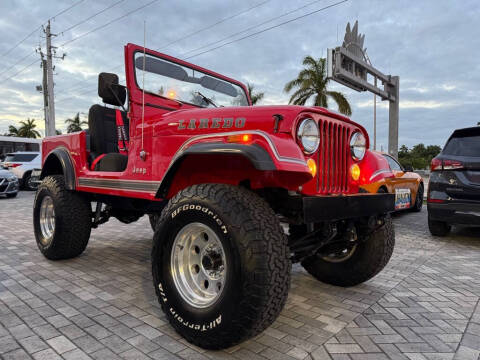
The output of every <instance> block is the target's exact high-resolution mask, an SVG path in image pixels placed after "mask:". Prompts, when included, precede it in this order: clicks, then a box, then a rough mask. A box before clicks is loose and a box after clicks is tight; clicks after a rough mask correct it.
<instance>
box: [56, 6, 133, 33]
mask: <svg viewBox="0 0 480 360" xmlns="http://www.w3.org/2000/svg"><path fill="white" fill-rule="evenodd" d="M123 1H125V0H120V1H117V2H116V3H113V4H112V5H109V6H107V7H106V8H104V9H103V10H100V11H99V12H97V13H95V14H93V15H91V16H89V17H87V18H86V19H83V20H82V21H79V22H78V23H76V24H75V25H72V26H70V27H68V28H66V29H64V30H63V31H60V33H59V34H63V33H66V32H67V31H70V30H72V29H73V28H76V27H77V26H79V25H81V24H83V23H85V22H87V21H89V20H91V19H93V18H94V17H95V16H97V15H100V14H103V13H104V12H105V11H107V10H110V9H111V8H113V7H114V6H117V5H118V4H120V3H121V2H123Z"/></svg>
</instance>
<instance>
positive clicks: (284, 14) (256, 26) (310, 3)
mask: <svg viewBox="0 0 480 360" xmlns="http://www.w3.org/2000/svg"><path fill="white" fill-rule="evenodd" d="M320 1H324V0H314V1H311V2H309V3H307V4H305V5H302V6H300V7H298V8H295V9H293V10H290V11H287V12H285V13H283V14H281V15H278V16H275V17H273V18H270V19H269V20H266V21H264V22H261V23H260V24H257V25H253V26H250V27H248V28H246V29H244V30H241V31H237V32H236V33H233V34H230V35H228V36H226V37H224V38H222V39H220V40H216V41H214V42H211V43H208V44H205V45H202V46H200V47H197V48H195V49H192V50H189V51H187V52H185V53H183V54H182V55H181V56H185V55H187V54H189V53H192V52H195V51H198V50H201V49H205V48H207V47H210V46H212V45H215V44H218V43H221V42H223V41H225V40H228V39H231V38H233V37H235V36H237V35H240V34H244V33H246V32H249V31H250V30H253V29H256V28H258V27H260V26H262V25H266V24H268V23H271V22H272V21H275V20H278V19H281V18H282V17H285V16H288V15H290V14H293V13H295V12H297V11H300V10H302V9H305V8H306V7H309V6H310V5H313V4H315V3H318V2H320Z"/></svg>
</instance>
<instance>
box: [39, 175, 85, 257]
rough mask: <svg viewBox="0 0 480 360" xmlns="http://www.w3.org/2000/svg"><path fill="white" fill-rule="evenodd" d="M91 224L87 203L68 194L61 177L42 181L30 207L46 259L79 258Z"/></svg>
mask: <svg viewBox="0 0 480 360" xmlns="http://www.w3.org/2000/svg"><path fill="white" fill-rule="evenodd" d="M91 222H92V217H91V207H90V202H89V201H88V200H87V199H85V198H84V197H82V196H81V195H80V194H78V193H75V192H73V191H69V190H67V189H66V188H65V180H64V178H63V176H61V175H54V176H47V177H45V179H43V181H42V183H41V184H40V186H39V187H38V190H37V194H36V196H35V203H34V205H33V227H34V230H35V238H36V240H37V245H38V248H39V249H40V251H41V252H42V254H43V255H45V257H46V258H47V259H50V260H59V259H69V258H73V257H76V256H78V255H80V254H81V253H82V252H83V251H84V250H85V248H86V247H87V244H88V239H89V238H90V231H91Z"/></svg>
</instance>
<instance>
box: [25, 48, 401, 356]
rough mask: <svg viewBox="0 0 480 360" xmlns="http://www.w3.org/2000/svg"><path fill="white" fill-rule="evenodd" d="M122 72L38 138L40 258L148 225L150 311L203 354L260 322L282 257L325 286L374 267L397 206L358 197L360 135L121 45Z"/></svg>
mask: <svg viewBox="0 0 480 360" xmlns="http://www.w3.org/2000/svg"><path fill="white" fill-rule="evenodd" d="M125 64H126V67H125V68H126V86H122V85H119V84H118V77H117V76H116V75H115V74H108V73H102V74H100V75H99V81H98V95H99V96H100V97H101V98H102V100H103V102H104V104H108V105H112V106H113V107H109V106H106V105H93V106H92V107H91V108H90V112H89V116H88V131H81V132H77V133H74V134H69V135H60V136H53V137H49V138H47V139H45V140H44V141H43V145H42V149H43V152H42V154H43V169H42V173H41V176H40V178H41V180H42V182H41V185H40V186H39V188H38V191H37V194H36V198H35V205H34V228H35V236H36V240H37V244H38V247H39V249H40V251H41V252H42V253H43V254H44V255H45V256H46V257H47V258H48V259H51V260H57V259H68V258H73V257H75V256H78V255H80V254H81V253H82V252H83V251H84V250H85V248H86V246H87V243H88V240H89V237H90V231H91V229H92V227H93V228H95V227H97V226H98V225H99V224H102V223H104V222H106V221H107V220H108V219H109V218H110V217H111V216H113V217H115V218H117V219H118V220H120V221H122V222H124V223H130V222H133V221H136V220H138V219H139V218H140V217H141V216H143V215H145V214H147V215H148V216H149V217H150V222H151V225H152V228H153V229H154V231H155V235H154V239H153V250H152V273H153V283H154V286H155V290H156V293H157V295H158V299H159V302H160V305H161V307H162V309H163V311H164V312H165V313H166V316H167V317H168V319H169V321H170V323H171V324H172V326H173V327H174V328H175V329H176V330H177V331H178V332H179V333H180V334H181V335H183V336H184V337H185V338H186V339H187V340H188V341H190V342H192V343H194V344H196V345H199V346H201V347H204V348H210V349H219V348H225V347H229V346H232V345H234V344H236V343H238V342H240V341H243V340H245V339H247V338H249V337H252V336H254V335H256V334H258V333H260V332H261V331H263V330H264V329H265V328H267V327H268V326H269V325H270V324H272V322H273V321H274V320H275V319H276V318H277V316H278V314H279V313H280V311H281V310H282V307H283V305H284V304H285V300H286V299H287V294H288V289H289V284H290V269H291V263H292V262H301V264H302V265H303V266H304V267H305V269H306V270H307V271H308V272H309V273H310V274H312V275H313V276H314V277H315V278H317V279H318V280H320V281H323V282H326V283H329V284H333V285H338V286H351V285H355V284H359V283H361V282H363V281H366V280H368V279H370V278H371V277H373V276H375V275H376V274H377V273H378V272H379V271H380V270H381V269H382V268H383V267H384V266H385V264H386V263H387V262H388V260H389V258H390V256H391V254H392V251H393V246H394V242H395V239H394V232H393V226H392V223H391V219H390V217H389V215H388V213H389V212H390V211H393V209H394V195H391V194H367V193H365V192H364V191H362V190H361V185H362V183H365V181H366V180H365V179H369V178H370V175H371V174H372V173H373V172H374V171H375V170H376V169H372V168H370V166H369V164H368V163H367V162H365V161H362V159H363V158H364V155H365V152H366V151H368V150H367V149H368V137H367V134H366V131H365V129H364V128H362V127H361V126H360V125H358V124H356V123H354V122H352V121H351V120H349V119H348V118H346V117H343V116H341V115H338V114H336V113H333V112H330V111H328V110H326V109H324V108H319V107H301V106H255V107H253V106H251V101H250V99H249V97H248V93H247V91H246V88H245V86H244V85H243V84H242V83H240V82H238V81H236V80H233V79H230V78H227V77H225V76H223V75H220V74H217V73H215V72H213V71H209V70H207V69H203V68H201V67H198V66H195V65H193V64H190V63H187V62H185V61H182V60H179V59H175V58H172V57H170V56H167V55H164V54H160V53H158V52H155V51H152V50H145V49H144V48H143V47H140V46H137V45H134V44H128V45H127V46H126V47H125ZM126 99H127V102H126V104H125V100H126ZM92 203H93V207H92ZM281 223H283V224H284V226H283V227H282V226H281ZM286 227H288V229H289V231H288V233H289V235H286V234H285V231H284V228H286ZM133 240H134V239H132V241H133Z"/></svg>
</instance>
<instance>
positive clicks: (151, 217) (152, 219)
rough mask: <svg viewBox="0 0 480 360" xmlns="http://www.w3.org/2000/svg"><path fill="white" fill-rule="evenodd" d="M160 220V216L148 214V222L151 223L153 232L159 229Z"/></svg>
mask: <svg viewBox="0 0 480 360" xmlns="http://www.w3.org/2000/svg"><path fill="white" fill-rule="evenodd" d="M159 219H160V214H148V221H149V222H150V226H151V227H152V230H153V231H154V232H155V228H156V227H157V223H158V220H159Z"/></svg>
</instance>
